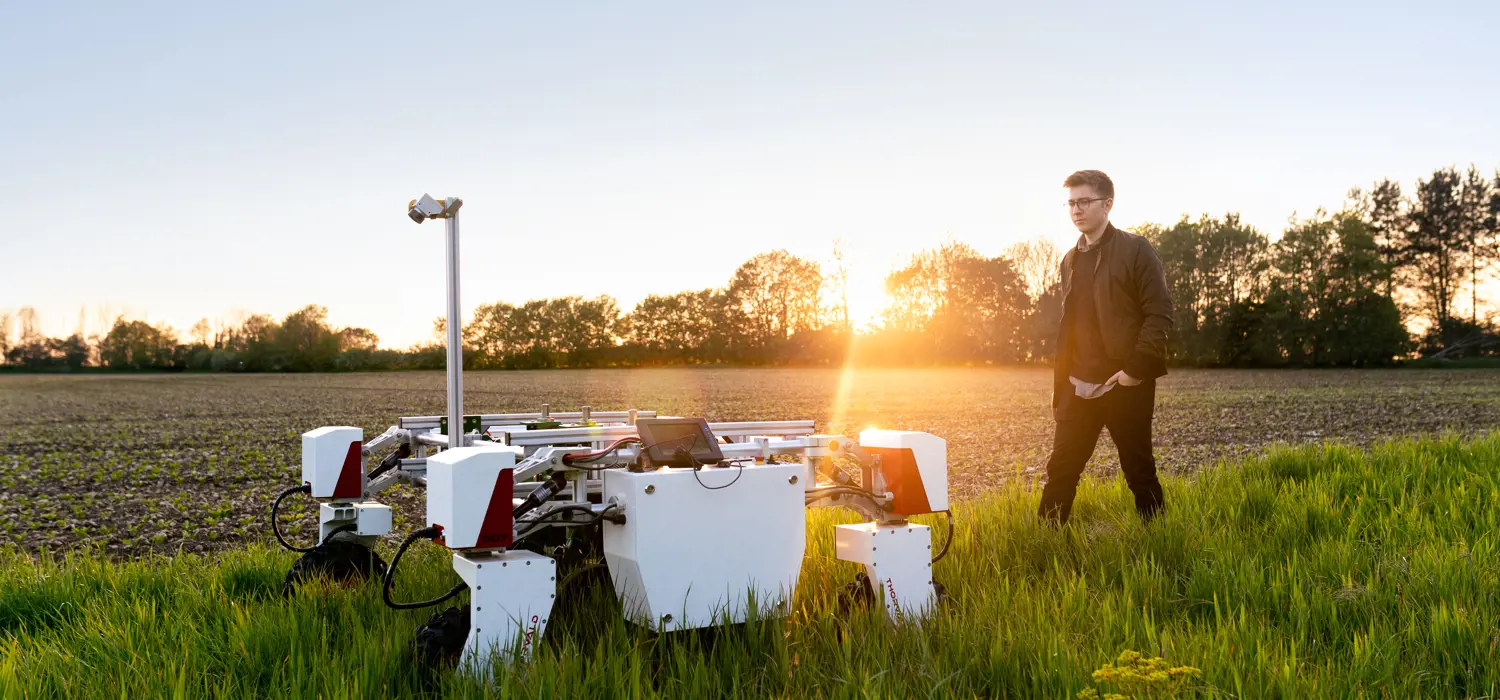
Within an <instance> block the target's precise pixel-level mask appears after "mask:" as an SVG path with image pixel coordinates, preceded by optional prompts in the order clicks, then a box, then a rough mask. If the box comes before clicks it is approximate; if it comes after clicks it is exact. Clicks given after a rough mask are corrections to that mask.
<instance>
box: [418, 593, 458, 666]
mask: <svg viewBox="0 0 1500 700" xmlns="http://www.w3.org/2000/svg"><path fill="white" fill-rule="evenodd" d="M470 624H471V623H470V620H469V606H467V605H465V606H463V607H462V608H454V607H450V608H448V609H446V610H444V611H442V612H437V613H433V614H432V617H429V618H427V623H426V624H423V625H420V626H418V627H417V637H416V641H415V645H416V652H417V660H418V661H420V662H421V663H422V664H423V665H424V666H428V667H432V668H438V667H442V668H447V667H451V666H453V665H455V664H457V663H458V658H459V656H460V655H462V654H463V651H464V642H466V641H468V639H469V625H470Z"/></svg>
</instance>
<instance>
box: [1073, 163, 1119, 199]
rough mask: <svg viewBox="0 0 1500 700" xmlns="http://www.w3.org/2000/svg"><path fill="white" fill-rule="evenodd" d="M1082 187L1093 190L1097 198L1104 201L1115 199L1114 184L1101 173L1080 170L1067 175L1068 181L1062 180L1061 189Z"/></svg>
mask: <svg viewBox="0 0 1500 700" xmlns="http://www.w3.org/2000/svg"><path fill="white" fill-rule="evenodd" d="M1082 185H1088V186H1089V187H1092V188H1094V191H1095V192H1098V193H1099V196H1100V197H1103V198H1105V199H1114V198H1115V183H1114V182H1113V181H1112V180H1110V179H1109V176H1108V175H1105V174H1104V173H1103V172H1102V171H1099V170H1080V171H1078V172H1076V173H1073V174H1072V175H1069V176H1068V179H1066V180H1063V187H1080V186H1082Z"/></svg>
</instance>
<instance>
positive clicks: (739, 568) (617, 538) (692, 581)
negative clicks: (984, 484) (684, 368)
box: [271, 195, 952, 672]
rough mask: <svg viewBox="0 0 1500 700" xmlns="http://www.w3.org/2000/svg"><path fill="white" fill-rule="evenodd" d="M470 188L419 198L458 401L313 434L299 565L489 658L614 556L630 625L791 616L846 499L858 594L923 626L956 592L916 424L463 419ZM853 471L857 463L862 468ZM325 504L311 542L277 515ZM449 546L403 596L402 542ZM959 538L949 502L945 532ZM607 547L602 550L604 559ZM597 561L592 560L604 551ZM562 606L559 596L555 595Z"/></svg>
mask: <svg viewBox="0 0 1500 700" xmlns="http://www.w3.org/2000/svg"><path fill="white" fill-rule="evenodd" d="M462 205H463V202H462V201H461V200H459V199H456V198H448V199H443V200H436V199H433V198H432V197H431V196H428V195H423V196H422V198H421V199H418V200H415V201H413V202H412V203H411V205H410V206H409V208H408V215H409V216H410V217H411V218H412V220H413V221H416V222H417V223H421V222H423V221H426V220H428V219H442V220H444V221H445V223H446V227H447V267H448V290H447V291H448V305H447V306H448V316H447V319H448V322H447V345H448V355H447V399H448V406H447V415H446V416H417V417H404V418H400V419H399V420H398V421H397V423H396V425H394V426H391V427H390V428H389V429H387V430H386V431H385V432H383V433H381V434H379V435H377V436H375V437H374V438H372V439H369V440H366V439H365V435H364V431H363V430H362V429H360V428H356V427H342V426H330V427H321V428H317V429H315V430H311V431H309V432H306V433H304V434H303V435H302V482H303V483H302V485H301V486H297V487H293V488H290V489H287V490H286V491H284V492H282V493H281V494H280V495H279V496H278V497H277V499H276V501H275V503H274V504H273V505H272V508H271V520H272V529H273V531H274V532H275V535H276V538H277V540H278V541H280V542H281V543H282V545H283V546H286V547H287V548H289V549H293V550H294V551H299V552H302V553H303V556H302V558H301V559H299V560H298V562H297V563H296V565H295V566H294V567H293V570H292V572H291V573H290V574H289V575H288V586H292V585H295V584H296V583H297V582H298V581H299V580H301V579H302V578H304V577H306V576H309V575H313V574H323V575H331V576H339V575H342V574H353V573H355V572H360V571H364V572H369V571H373V572H374V573H375V575H378V576H382V577H383V586H382V597H383V598H384V600H385V602H386V603H387V604H388V605H390V606H391V607H393V608H398V609H411V608H419V607H428V606H436V605H439V604H442V603H443V602H445V601H448V600H449V599H452V598H454V597H456V596H458V595H459V594H460V593H462V592H463V591H464V590H465V589H467V590H468V592H469V604H468V605H467V606H464V607H462V608H459V607H448V608H447V609H446V610H444V611H443V612H441V613H438V614H435V615H433V616H432V617H431V619H429V621H428V623H427V624H426V625H423V626H422V627H419V628H418V630H417V646H418V650H419V653H420V654H421V655H422V656H423V657H424V658H425V659H428V660H432V661H440V660H450V661H451V660H453V659H459V660H460V662H461V663H462V664H463V665H465V666H466V667H469V668H472V669H474V670H475V671H478V672H483V671H485V670H486V669H488V668H489V667H490V665H491V664H493V663H502V664H509V663H513V662H515V661H518V660H523V659H525V658H528V656H529V655H530V654H531V652H532V650H533V649H534V648H535V645H536V644H537V643H538V641H539V640H540V638H541V635H542V634H543V632H544V630H545V628H546V626H547V621H548V618H549V617H551V616H552V615H553V614H554V612H556V611H557V609H558V606H559V605H566V604H567V603H566V601H567V600H569V598H567V597H566V596H563V595H562V594H563V591H564V589H566V588H567V586H568V585H569V584H570V583H571V582H574V581H575V580H577V579H578V578H579V577H580V576H582V575H585V574H587V573H594V574H596V578H599V579H602V578H603V576H602V574H603V572H605V571H607V573H608V581H609V583H610V584H612V587H613V589H614V593H615V596H616V597H617V598H618V600H619V602H620V605H621V610H622V612H623V613H624V615H625V617H626V619H628V620H629V621H631V622H633V623H635V624H638V625H642V626H645V627H647V628H649V629H651V630H653V631H657V632H661V633H670V632H675V631H681V630H691V629H699V628H705V627H712V626H716V625H721V624H725V623H739V622H744V621H745V619H746V617H747V615H750V614H755V615H760V616H770V615H778V614H780V615H784V614H787V613H788V612H789V611H790V608H791V598H792V594H793V591H794V590H795V589H796V585H797V579H798V577H799V575H800V572H801V568H802V561H803V554H804V550H805V548H806V517H807V509H808V508H812V507H819V506H843V507H845V508H849V509H851V510H853V511H855V512H857V513H859V514H861V515H862V516H863V517H865V518H867V519H868V520H867V522H863V523H859V524H852V525H839V526H836V532H835V533H834V536H835V543H836V547H835V551H836V555H837V557H838V558H839V559H842V560H845V561H849V562H853V563H856V564H859V565H860V566H861V571H860V573H859V574H858V575H857V577H856V580H855V581H854V582H853V583H850V584H849V585H848V586H846V588H845V591H844V593H843V595H844V598H845V600H846V602H848V601H854V602H860V603H864V604H868V605H870V606H873V607H876V608H878V609H880V610H883V611H884V612H885V614H886V615H887V616H889V617H890V618H891V619H904V620H912V621H920V620H921V619H923V618H925V617H927V616H928V615H930V614H931V613H932V612H934V611H935V610H936V608H937V606H938V604H939V601H940V600H941V598H942V596H943V591H942V586H941V584H939V583H937V582H936V581H935V580H934V579H933V564H934V563H935V562H936V561H937V560H938V559H941V558H942V556H943V555H944V554H945V553H946V550H947V544H944V545H943V546H942V547H941V549H937V550H935V549H934V547H933V537H932V531H931V529H930V528H929V527H927V526H925V525H921V524H917V523H914V522H910V521H909V520H908V518H909V517H910V516H914V515H919V514H925V513H948V477H947V461H946V460H947V446H946V443H945V442H944V441H943V439H941V438H939V437H936V436H933V435H929V434H927V433H920V432H906V431H894V430H873V429H872V430H865V431H863V432H861V433H860V434H859V435H858V436H857V437H849V436H843V435H824V434H819V433H817V432H816V431H815V430H814V427H813V421H811V420H783V421H756V422H722V423H717V422H716V423H710V422H707V421H706V420H704V419H702V418H692V417H674V416H664V415H659V414H658V413H657V412H655V411H649V410H638V409H633V408H632V409H629V410H616V411H593V410H591V407H590V406H582V407H581V410H579V411H573V412H558V411H552V410H551V408H550V406H549V405H547V404H543V405H542V406H541V410H540V411H537V412H532V413H501V414H479V415H472V414H471V415H465V414H464V412H463V406H462V402H463V367H462V363H461V362H460V361H459V355H458V353H459V348H460V347H461V338H460V331H461V329H462V323H461V317H460V314H459V269H458V259H459V249H458V242H459V239H458V212H459V209H460V207H461V206H462ZM846 467H847V468H849V469H857V478H856V476H854V475H851V474H850V471H849V470H846ZM401 483H405V484H411V485H414V486H416V487H420V488H424V489H425V495H426V515H425V518H424V522H425V523H426V526H425V527H422V528H420V529H418V530H416V531H414V532H411V533H410V534H408V535H407V536H406V537H405V539H404V540H403V541H402V543H401V545H400V547H399V548H398V549H397V551H396V554H395V557H394V558H393V559H392V560H391V562H390V565H389V567H387V566H386V565H385V564H384V562H383V561H382V560H381V559H380V557H379V555H378V554H376V553H375V545H376V543H377V542H378V540H379V538H380V537H381V536H382V535H385V534H387V533H389V532H390V531H391V528H392V517H391V515H392V511H391V507H390V506H388V505H385V504H382V503H379V502H378V501H376V500H375V497H376V496H377V495H378V494H379V493H380V492H381V491H383V490H385V489H386V488H389V487H390V486H393V485H395V484H401ZM299 494H307V495H310V496H311V497H312V498H313V499H314V500H316V501H317V502H318V522H319V527H318V535H317V542H316V544H315V545H313V546H310V547H296V546H294V545H292V544H291V543H289V542H288V541H287V540H286V539H285V538H284V537H283V535H282V533H281V532H280V529H279V527H278V526H277V513H278V511H279V509H280V507H281V505H282V503H283V501H284V500H285V499H287V498H289V497H291V496H294V495H299ZM423 539H426V540H431V541H433V542H435V543H437V544H439V545H442V546H444V547H446V548H447V549H448V550H450V551H451V553H452V561H453V569H454V571H455V572H457V574H458V577H459V578H460V579H461V582H460V583H458V584H457V585H456V586H454V587H453V588H452V589H451V590H449V591H448V592H447V593H446V594H444V595H442V596H439V597H437V598H434V599H432V600H426V601H415V602H403V601H398V600H395V599H394V597H395V596H394V588H395V582H396V580H397V576H398V572H399V570H400V565H401V560H402V557H403V556H404V555H405V553H406V552H407V550H408V548H409V547H410V546H412V545H413V544H414V543H416V542H417V541H419V540H423ZM951 540H952V516H951V514H949V517H948V538H947V542H951ZM600 560H602V563H599V562H600ZM591 561H592V562H596V563H590V562H591ZM560 601H562V602H560Z"/></svg>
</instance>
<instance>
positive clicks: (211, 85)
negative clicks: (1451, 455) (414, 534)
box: [0, 0, 1500, 346]
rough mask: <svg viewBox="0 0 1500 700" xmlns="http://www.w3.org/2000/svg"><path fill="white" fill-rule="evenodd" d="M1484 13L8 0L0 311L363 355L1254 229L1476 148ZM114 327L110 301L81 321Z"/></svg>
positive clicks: (1236, 5)
mask: <svg viewBox="0 0 1500 700" xmlns="http://www.w3.org/2000/svg"><path fill="white" fill-rule="evenodd" d="M1497 27H1500V3H1495V2H1420V3H1418V2H1409V1H1408V2H1362V3H1345V2H1337V3H1334V2H1311V1H1307V0H1302V1H1299V2H1278V1H1264V0H1262V1H1257V2H1232V3H1231V2H1113V3H1089V2H1070V3H1043V2H1026V3H1013V2H977V3H916V2H889V3H887V2H847V3H813V2H754V3H709V2H681V3H582V2H554V3H520V2H489V3H472V4H445V3H399V4H398V3H377V2H368V3H332V2H326V3H325V2H313V3H304V2H269V1H266V2H244V3H225V2H211V3H205V2H197V3H175V4H172V3H155V2H148V3H114V2H110V3H72V2H55V3H50V2H49V3H21V2H8V3H4V5H3V9H0V65H3V66H5V68H4V69H3V70H0V243H3V245H0V260H3V263H4V265H3V273H0V310H7V309H8V310H11V311H14V310H16V309H18V308H19V307H21V306H26V305H29V306H33V307H35V308H36V309H37V310H38V312H39V314H40V316H41V319H42V322H43V331H44V332H46V333H49V334H53V335H63V334H66V333H70V332H72V331H73V329H74V328H75V327H76V326H77V325H78V317H79V310H80V308H85V309H86V312H85V317H86V318H85V325H86V326H87V327H89V328H90V329H91V330H92V329H96V328H97V327H98V326H99V325H100V324H101V323H102V321H101V318H102V317H104V316H106V315H113V314H118V313H126V314H129V315H130V316H133V317H137V318H146V319H148V320H150V321H152V322H166V323H169V324H171V325H173V326H174V327H176V328H178V329H179V330H185V329H187V328H188V327H189V326H191V325H192V324H193V323H194V322H195V321H196V320H198V319H199V318H203V317H208V318H210V319H213V318H229V317H230V316H231V315H232V314H234V313H235V312H236V311H241V312H244V311H250V312H267V313H271V314H273V315H276V316H278V317H279V316H282V315H284V314H286V313H288V312H290V311H292V310H294V309H296V308H298V307H300V306H302V305H304V304H307V303H318V304H323V305H325V306H327V307H328V309H329V312H330V320H331V321H332V322H333V323H334V324H335V325H340V326H342V325H358V326H365V327H368V328H370V329H372V330H374V331H375V332H376V333H377V334H378V335H379V336H380V337H381V339H382V341H383V344H386V345H390V346H404V345H407V344H410V343H412V342H415V341H420V340H424V339H426V338H427V337H428V336H429V335H430V329H431V322H432V319H433V318H435V317H437V316H439V315H440V314H441V313H442V312H443V308H444V306H443V305H444V296H443V295H444V291H443V290H444V286H443V277H442V275H443V268H442V264H443V263H442V254H443V251H442V226H441V224H439V223H428V224H424V225H422V226H417V225H415V224H413V223H412V222H411V221H410V220H408V219H407V218H406V216H405V205H406V202H407V201H408V200H410V199H412V198H414V197H417V196H419V195H421V194H422V193H423V192H431V193H432V194H433V195H434V196H439V197H442V196H447V195H456V196H460V197H462V198H464V200H465V202H466V206H465V208H464V210H463V219H462V225H463V239H464V248H463V250H464V256H465V257H464V262H463V275H464V306H465V308H466V309H472V308H473V307H474V306H475V305H477V304H479V303H481V302H488V301H497V300H503V301H509V302H522V301H525V300H527V299H531V298H539V297H547V296H560V295H568V294H580V295H597V294H610V295H613V296H614V297H616V298H617V299H619V300H620V302H621V305H622V306H623V307H625V308H629V306H630V305H631V304H633V303H634V302H635V301H637V300H639V299H640V298H641V297H643V296H645V295H647V294H653V293H670V292H675V291H680V290H684V289H697V288H703V287H710V286H718V285H722V284H723V283H724V282H725V281H726V280H727V279H728V278H729V276H730V274H731V273H732V271H733V270H734V268H735V267H736V266H737V265H738V264H739V263H740V262H743V261H744V260H745V259H747V258H749V257H750V256H752V255H754V254H756V253H758V252H763V251H767V250H770V249H773V248H785V249H787V250H789V251H791V252H792V253H795V254H798V255H801V256H804V257H808V258H811V259H814V260H818V261H820V262H822V261H826V260H828V258H829V254H830V252H831V250H832V244H833V241H834V240H835V239H836V238H843V239H844V240H845V241H846V244H847V247H848V250H849V257H850V259H851V260H852V261H853V264H854V265H855V268H856V269H855V271H854V273H853V280H852V284H853V287H854V290H853V294H854V299H853V301H854V304H855V306H856V309H855V314H856V316H860V317H868V316H870V315H872V314H874V313H876V312H878V310H879V309H878V304H879V302H880V287H881V279H882V278H883V276H884V275H885V273H886V272H888V271H889V270H890V269H891V268H892V267H893V266H894V265H897V264H899V263H900V262H901V261H902V260H903V259H904V258H905V257H906V256H908V255H910V254H911V253H914V252H916V251H918V250H921V249H923V248H927V247H932V246H935V245H938V244H940V243H942V242H943V241H945V240H948V239H956V240H960V241H964V242H967V243H970V244H971V245H973V246H974V247H975V248H977V249H979V250H980V251H981V252H983V253H986V254H991V255H995V254H999V253H1001V252H1003V251H1004V249H1005V248H1006V247H1007V246H1009V245H1010V244H1012V243H1014V242H1016V241H1019V240H1022V239H1027V238H1034V237H1037V236H1044V237H1047V238H1051V239H1054V240H1057V241H1070V240H1072V239H1073V238H1074V237H1075V236H1076V232H1073V231H1072V230H1071V227H1070V224H1069V222H1068V219H1067V216H1066V211H1065V208H1064V206H1063V200H1064V199H1065V193H1064V191H1063V190H1062V189H1061V187H1060V184H1061V181H1062V179H1063V177H1065V176H1066V175H1067V174H1068V173H1069V172H1071V171H1073V170H1076V169H1080V168H1099V169H1102V170H1105V171H1106V172H1108V173H1109V174H1110V175H1111V176H1112V177H1113V178H1114V179H1115V182H1116V186H1117V188H1118V201H1117V203H1116V209H1115V216H1114V220H1115V222H1116V223H1117V224H1120V225H1122V226H1126V227H1128V226H1129V225H1131V224H1136V223H1141V222H1145V221H1161V222H1170V221H1173V220H1175V219H1177V218H1178V217H1179V216H1180V215H1182V214H1184V213H1188V214H1192V215H1195V216H1196V215H1197V214H1199V213H1202V212H1211V213H1215V214H1219V213H1223V212H1226V211H1238V212H1240V213H1241V214H1242V216H1243V217H1244V219H1246V220H1247V221H1248V222H1250V223H1251V224H1253V225H1255V226H1257V227H1259V228H1261V229H1262V230H1264V231H1267V232H1268V233H1271V234H1272V235H1273V236H1274V235H1275V234H1276V232H1278V231H1279V230H1280V227H1281V226H1282V225H1283V224H1284V222H1285V221H1286V219H1287V217H1288V216H1289V215H1291V214H1292V213H1293V212H1294V211H1296V212H1299V213H1302V214H1309V213H1311V212H1312V211H1313V210H1314V209H1315V208H1317V207H1319V206H1324V207H1330V208H1336V207H1337V206H1338V205H1339V204H1340V203H1341V202H1342V201H1343V198H1344V194H1345V192H1346V191H1347V190H1348V189H1349V188H1350V187H1354V186H1364V185H1368V184H1369V183H1370V182H1372V181H1373V180H1375V179H1377V178H1380V177H1393V178H1397V179H1399V180H1401V181H1402V182H1403V183H1404V184H1406V185H1407V186H1408V187H1409V186H1410V184H1411V182H1412V181H1413V180H1415V178H1417V177H1418V176H1425V175H1427V174H1429V173H1431V172H1432V170H1433V169H1434V168H1438V167H1443V166H1447V165H1450V164H1451V165H1458V166H1461V167H1467V166H1468V164H1470V163H1475V164H1477V165H1479V166H1480V167H1481V168H1482V169H1484V170H1485V172H1487V173H1490V174H1493V173H1494V171H1495V169H1496V167H1497V166H1500V130H1497V126H1496V125H1497V124H1500V62H1497V60H1496V58H1495V46H1496V42H1497V38H1496V34H1495V32H1496V28H1497ZM101 310H102V311H103V312H104V313H102V314H101V313H100V311H101Z"/></svg>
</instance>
